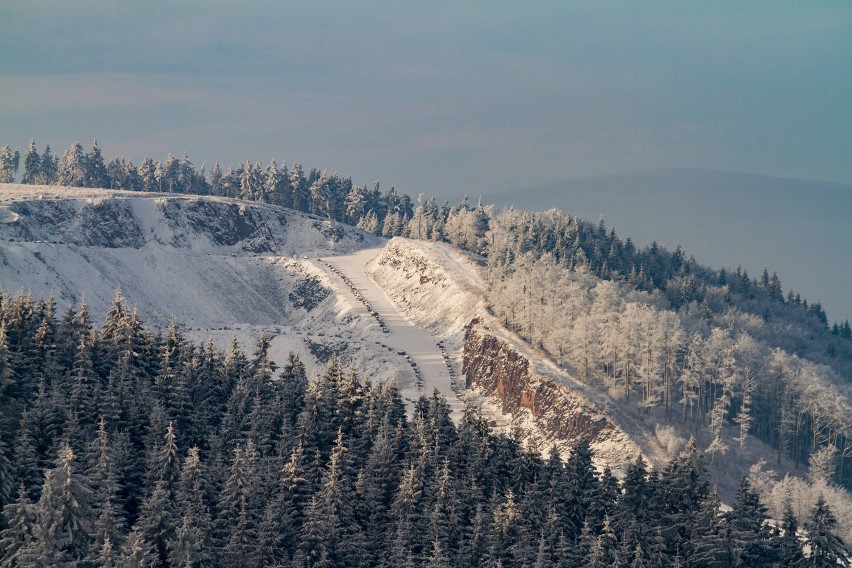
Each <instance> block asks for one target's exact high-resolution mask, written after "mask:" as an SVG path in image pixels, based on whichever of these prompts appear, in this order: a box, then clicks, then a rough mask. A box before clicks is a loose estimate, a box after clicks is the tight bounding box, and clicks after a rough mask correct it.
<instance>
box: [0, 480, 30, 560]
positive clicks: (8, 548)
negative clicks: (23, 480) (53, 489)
mask: <svg viewBox="0 0 852 568" xmlns="http://www.w3.org/2000/svg"><path fill="white" fill-rule="evenodd" d="M3 519H5V521H6V525H7V526H6V527H5V528H4V529H3V530H2V531H0V566H3V567H6V566H26V565H27V563H28V562H31V561H33V560H34V559H33V558H32V555H30V557H29V558H27V555H26V551H27V550H30V551H32V549H33V543H34V541H35V535H34V534H33V531H34V526H35V522H36V509H35V505H33V504H32V503H30V501H29V499H28V498H27V490H26V487H24V486H23V485H21V486H20V488H19V490H18V498H17V499H16V500H15V501H13V502H12V503H9V504H8V505H6V506H5V507H3ZM22 553H23V554H22Z"/></svg>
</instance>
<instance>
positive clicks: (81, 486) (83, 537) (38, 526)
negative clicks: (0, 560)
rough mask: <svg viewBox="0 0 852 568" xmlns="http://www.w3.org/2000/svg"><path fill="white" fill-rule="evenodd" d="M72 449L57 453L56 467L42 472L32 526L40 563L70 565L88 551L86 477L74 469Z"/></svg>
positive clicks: (89, 523)
mask: <svg viewBox="0 0 852 568" xmlns="http://www.w3.org/2000/svg"><path fill="white" fill-rule="evenodd" d="M74 460H75V455H74V452H73V450H71V448H69V447H67V446H66V447H65V449H63V450H62V451H61V452H60V455H59V459H58V460H57V462H56V467H55V468H53V469H50V470H48V471H47V472H46V473H45V477H44V485H43V487H42V492H41V499H40V500H39V503H38V506H37V509H36V511H37V512H36V523H35V527H34V529H33V534H34V536H35V541H34V545H35V549H36V550H37V551H38V555H39V557H40V558H41V562H44V563H46V564H47V565H52V566H73V565H75V564H76V563H78V562H80V561H82V560H83V559H84V558H85V557H86V555H87V553H88V550H89V544H90V539H89V534H90V530H91V520H92V503H91V491H90V489H89V486H88V480H87V479H86V478H85V477H84V476H83V475H82V474H81V473H79V472H77V471H75V465H74Z"/></svg>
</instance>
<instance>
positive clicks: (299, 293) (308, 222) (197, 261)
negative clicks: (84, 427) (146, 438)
mask: <svg viewBox="0 0 852 568" xmlns="http://www.w3.org/2000/svg"><path fill="white" fill-rule="evenodd" d="M383 242H384V241H383V240H382V239H379V238H377V237H374V236H373V235H370V234H368V233H364V232H363V231H360V230H357V229H355V228H352V227H348V226H345V225H340V224H337V223H333V222H331V221H328V220H323V219H320V218H316V217H312V216H309V215H304V214H301V213H297V212H294V211H291V210H287V209H282V208H279V207H272V206H264V205H260V204H254V203H247V202H242V201H237V200H230V199H223V198H214V197H191V196H177V195H175V196H169V195H163V194H144V193H137V192H120V191H107V190H92V189H74V188H58V187H39V186H14V185H2V186H0V288H2V289H4V290H6V291H7V292H9V293H15V292H19V291H25V292H30V291H31V292H32V293H33V295H36V296H44V297H46V296H47V295H49V294H51V293H52V294H53V295H54V298H55V299H56V301H57V305H58V309H59V310H60V311H61V310H64V309H65V308H66V307H67V306H69V305H71V304H77V303H79V302H80V301H81V300H85V302H86V304H87V305H88V307H89V310H90V311H91V313H92V315H93V317H94V318H95V320H96V321H100V320H102V318H103V316H104V314H105V313H106V311H107V310H108V308H109V306H110V304H111V303H112V301H113V298H114V296H115V294H116V291H117V290H120V291H121V293H122V295H123V296H124V298H125V299H126V300H127V301H128V302H129V303H130V304H131V305H133V306H136V307H137V308H138V309H139V312H140V314H141V315H142V317H143V319H145V320H146V321H148V322H150V323H152V324H153V325H154V326H155V327H156V326H165V325H166V324H167V323H168V321H169V320H170V319H172V318H174V319H175V320H177V321H179V322H182V323H184V324H186V325H187V326H188V327H189V328H190V329H189V330H188V332H189V333H190V335H191V336H193V337H195V338H196V339H197V340H199V341H205V340H206V339H207V338H212V339H213V340H214V341H215V342H216V343H217V344H219V345H222V346H226V345H227V344H228V343H229V342H230V340H231V338H232V337H234V336H236V337H237V339H238V340H239V341H240V343H241V344H243V345H244V346H248V347H249V348H251V345H252V343H253V342H254V341H255V340H256V338H257V336H258V334H259V333H260V332H261V331H264V332H265V333H267V335H270V336H272V348H271V352H272V355H273V358H275V359H276V360H278V361H285V360H286V356H287V354H288V352H290V351H293V352H296V353H299V354H300V356H301V357H302V359H303V361H304V362H305V363H306V366H307V367H308V369H309V370H312V369H313V368H315V366H316V365H317V364H321V363H323V362H324V361H325V360H327V358H328V357H330V356H331V355H332V354H342V353H344V352H348V353H351V354H352V355H350V356H349V359H351V362H353V363H355V364H356V365H358V366H359V367H360V368H362V369H363V370H364V371H365V372H370V373H374V375H375V378H376V379H378V380H387V379H390V378H396V379H397V380H399V381H400V383H401V384H403V385H405V384H408V383H412V384H413V382H414V378H413V376H412V375H411V373H410V372H405V369H404V366H403V365H402V364H401V363H400V364H399V365H388V364H387V361H388V357H389V356H388V353H387V351H386V350H385V349H384V348H382V347H381V346H380V345H377V344H376V343H375V341H376V340H377V339H378V338H379V337H380V336H381V335H382V334H381V332H380V331H378V330H377V329H375V327H376V326H375V325H373V323H374V322H373V320H372V318H371V317H369V314H365V313H360V312H359V311H358V306H357V305H355V304H354V303H353V302H350V301H347V299H346V298H345V297H344V296H342V295H340V294H337V293H335V292H336V284H335V282H334V281H333V279H331V278H330V277H329V275H328V274H327V273H326V271H325V270H323V269H322V268H321V267H320V266H319V265H318V263H317V262H316V261H315V260H314V259H315V258H316V257H318V256H320V255H333V254H340V253H347V252H351V251H354V250H357V249H359V248H363V247H375V246H377V245H381V244H382V243H383ZM356 346H360V348H358V349H347V348H348V347H356Z"/></svg>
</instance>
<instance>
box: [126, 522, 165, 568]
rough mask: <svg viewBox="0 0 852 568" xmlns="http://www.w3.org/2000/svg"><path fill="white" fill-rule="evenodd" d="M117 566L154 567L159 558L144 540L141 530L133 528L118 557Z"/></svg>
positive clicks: (129, 567) (132, 567)
mask: <svg viewBox="0 0 852 568" xmlns="http://www.w3.org/2000/svg"><path fill="white" fill-rule="evenodd" d="M116 566H117V568H154V567H156V566H159V559H158V558H157V554H156V552H155V551H154V549H153V548H152V547H151V545H150V544H149V543H148V542H146V541H145V538H144V537H143V536H142V533H141V531H139V530H133V532H131V533H130V536H128V537H127V544H125V545H124V549H123V550H122V553H121V555H120V557H119V559H118V563H117V565H116Z"/></svg>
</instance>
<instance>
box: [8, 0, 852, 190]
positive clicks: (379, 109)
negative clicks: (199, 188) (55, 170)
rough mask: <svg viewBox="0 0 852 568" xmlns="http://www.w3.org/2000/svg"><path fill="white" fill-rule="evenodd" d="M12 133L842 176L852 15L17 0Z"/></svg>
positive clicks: (116, 148)
mask: <svg viewBox="0 0 852 568" xmlns="http://www.w3.org/2000/svg"><path fill="white" fill-rule="evenodd" d="M0 137H2V139H3V140H2V141H0V143H4V144H5V143H8V144H13V145H19V146H24V145H25V144H26V143H27V141H28V140H29V138H30V137H35V138H36V140H37V142H39V143H40V144H43V143H52V144H53V145H54V146H59V147H60V149H62V148H65V147H66V146H67V145H69V144H70V143H72V142H74V141H75V140H78V139H79V140H82V141H83V142H84V143H85V144H86V145H88V144H89V143H90V142H91V139H92V138H95V137H97V138H98V139H99V142H100V144H101V146H102V147H103V148H104V149H105V151H106V152H107V153H108V154H113V155H114V154H124V155H127V156H128V157H130V158H135V159H136V160H138V159H139V158H141V157H142V156H143V155H153V156H155V157H156V156H164V154H165V153H167V152H169V151H172V152H175V153H181V152H184V151H187V152H189V153H190V156H191V157H192V158H193V160H194V161H195V162H196V163H198V164H200V163H201V162H204V161H206V162H209V161H211V160H214V159H218V160H220V161H221V162H225V163H236V162H238V161H240V160H244V159H246V158H252V159H254V160H263V161H264V162H266V161H268V160H269V159H270V158H273V157H275V158H278V159H279V160H280V159H285V160H287V161H291V160H297V161H300V162H302V163H304V164H308V165H319V166H322V167H326V168H330V169H334V170H336V171H338V172H340V173H345V174H347V175H352V176H353V178H354V179H355V181H356V182H359V183H369V182H371V181H373V180H376V179H381V180H382V181H383V182H385V183H386V184H395V185H396V186H397V187H398V188H400V189H402V190H404V191H407V192H409V193H413V194H416V193H419V192H421V191H422V192H426V193H438V194H441V195H457V194H460V193H465V192H467V193H471V194H479V193H482V194H485V195H486V196H487V195H488V194H491V193H495V192H499V191H501V190H505V189H517V188H519V187H527V186H529V187H533V186H537V185H540V184H544V183H550V182H553V181H558V180H562V179H571V178H578V177H588V176H594V175H602V174H610V173H617V172H624V171H629V170H633V169H643V168H653V167H703V168H711V169H728V170H739V171H749V172H756V173H766V174H775V175H784V176H794V177H803V178H815V179H825V180H834V181H841V182H847V183H849V182H852V160H850V159H849V156H850V155H852V4H849V3H848V2H821V3H802V2H752V3H742V2H712V3H711V2H641V3H637V2H529V3H518V2H429V3H413V2H396V3H391V2H253V3H250V4H249V5H244V4H242V3H240V4H238V3H236V2H210V1H196V2H192V1H190V2H133V3H131V2H113V3H105V2H91V1H90V2H85V1H83V2H73V3H70V2H57V1H42V2H23V1H20V0H9V1H6V2H3V3H2V4H0Z"/></svg>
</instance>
